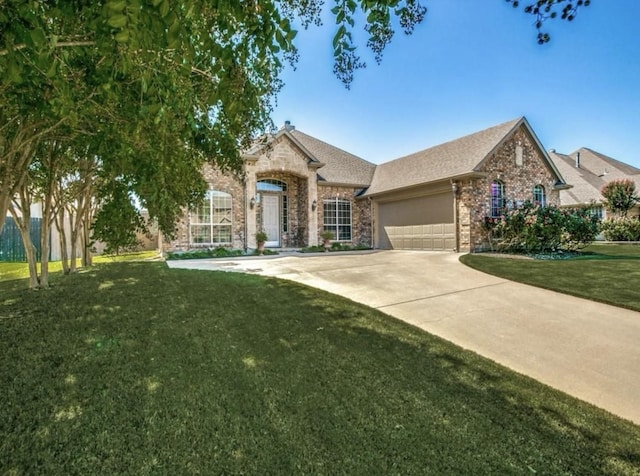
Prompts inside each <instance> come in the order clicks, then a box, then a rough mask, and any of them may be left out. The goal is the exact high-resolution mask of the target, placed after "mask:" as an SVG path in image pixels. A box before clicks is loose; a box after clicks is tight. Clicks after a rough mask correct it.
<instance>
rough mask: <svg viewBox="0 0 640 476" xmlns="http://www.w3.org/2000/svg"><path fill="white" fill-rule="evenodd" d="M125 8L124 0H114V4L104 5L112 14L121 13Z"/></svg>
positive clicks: (125, 2)
mask: <svg viewBox="0 0 640 476" xmlns="http://www.w3.org/2000/svg"><path fill="white" fill-rule="evenodd" d="M126 6H127V1H126V0H116V1H114V2H107V4H106V5H105V7H106V8H108V9H109V10H111V11H114V12H122V11H123V10H124V9H125V7H126Z"/></svg>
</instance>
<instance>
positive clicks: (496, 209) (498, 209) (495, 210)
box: [491, 180, 506, 217]
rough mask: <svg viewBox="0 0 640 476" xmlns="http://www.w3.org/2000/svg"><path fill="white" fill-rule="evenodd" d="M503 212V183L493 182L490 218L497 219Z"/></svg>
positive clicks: (504, 204)
mask: <svg viewBox="0 0 640 476" xmlns="http://www.w3.org/2000/svg"><path fill="white" fill-rule="evenodd" d="M505 210H506V199H505V197H504V183H502V182H501V181H500V180H494V181H493V182H491V216H492V217H499V216H501V215H504V213H505Z"/></svg>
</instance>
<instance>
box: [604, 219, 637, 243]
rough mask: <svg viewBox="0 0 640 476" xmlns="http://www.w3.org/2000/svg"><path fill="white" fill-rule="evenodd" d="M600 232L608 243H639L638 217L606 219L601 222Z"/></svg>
mask: <svg viewBox="0 0 640 476" xmlns="http://www.w3.org/2000/svg"><path fill="white" fill-rule="evenodd" d="M600 230H601V231H602V234H603V235H604V237H605V239H607V240H609V241H640V219H638V217H618V218H608V219H606V220H603V221H602V224H601V225H600Z"/></svg>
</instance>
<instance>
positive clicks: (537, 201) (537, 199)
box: [533, 185, 547, 207]
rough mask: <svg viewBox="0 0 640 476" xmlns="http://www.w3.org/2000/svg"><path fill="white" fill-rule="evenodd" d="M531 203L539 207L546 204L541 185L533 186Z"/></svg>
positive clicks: (545, 196) (545, 195)
mask: <svg viewBox="0 0 640 476" xmlns="http://www.w3.org/2000/svg"><path fill="white" fill-rule="evenodd" d="M533 204H534V205H539V206H541V207H545V206H547V194H546V193H545V191H544V187H543V186H542V185H536V186H535V187H533Z"/></svg>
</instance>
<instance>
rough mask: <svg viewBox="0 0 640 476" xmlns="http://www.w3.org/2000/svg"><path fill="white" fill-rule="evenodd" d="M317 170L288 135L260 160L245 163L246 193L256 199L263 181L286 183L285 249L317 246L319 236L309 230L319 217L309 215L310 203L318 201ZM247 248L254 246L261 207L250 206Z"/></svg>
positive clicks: (275, 143) (269, 149) (283, 240)
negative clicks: (286, 224) (259, 182)
mask: <svg viewBox="0 0 640 476" xmlns="http://www.w3.org/2000/svg"><path fill="white" fill-rule="evenodd" d="M316 170H317V167H316V164H315V163H312V162H311V160H310V158H309V157H307V156H306V155H305V154H304V153H303V152H302V150H300V148H299V147H297V146H296V145H295V144H294V143H293V142H292V141H291V140H289V139H288V138H287V137H286V136H284V135H283V136H280V137H279V138H278V139H276V140H275V141H273V142H272V143H270V144H269V147H268V148H267V149H266V150H265V151H264V152H263V153H262V154H261V155H260V156H259V157H258V158H257V159H252V160H247V161H246V162H245V175H246V184H247V193H249V194H250V196H254V195H255V193H256V184H257V181H258V180H260V179H266V178H273V179H277V180H282V181H283V182H286V183H287V197H288V205H289V211H288V216H287V218H288V225H289V226H288V229H287V232H286V233H283V234H282V237H281V239H282V241H281V245H282V246H294V247H297V246H304V245H306V244H316V243H317V237H316V236H315V233H310V230H315V229H316V228H317V215H316V214H315V213H310V209H311V203H312V202H313V201H314V200H317V182H318V175H317V173H316ZM246 211H247V237H248V241H247V242H248V246H249V247H252V248H253V247H255V233H256V231H257V230H258V228H259V227H260V224H261V221H262V216H261V210H260V207H255V209H253V210H252V209H250V208H249V207H247V210H246Z"/></svg>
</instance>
